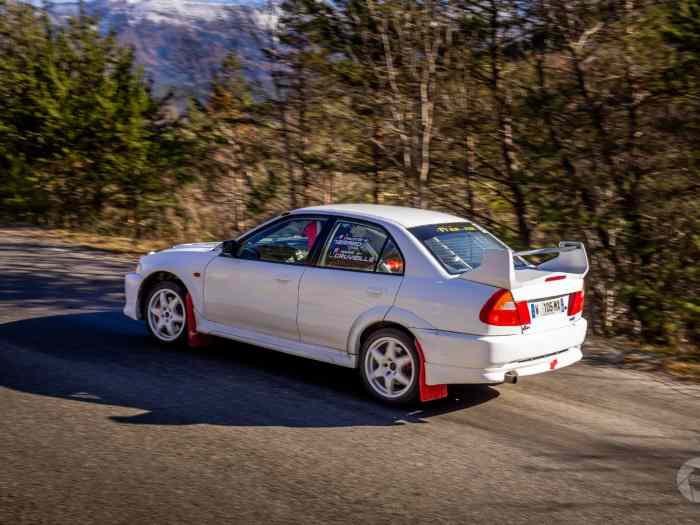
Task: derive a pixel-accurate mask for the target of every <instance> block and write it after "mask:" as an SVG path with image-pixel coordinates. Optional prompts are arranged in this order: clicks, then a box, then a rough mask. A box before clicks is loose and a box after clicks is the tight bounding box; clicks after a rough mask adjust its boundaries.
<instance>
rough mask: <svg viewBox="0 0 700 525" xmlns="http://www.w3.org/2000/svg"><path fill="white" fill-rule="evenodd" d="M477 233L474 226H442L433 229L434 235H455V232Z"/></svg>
mask: <svg viewBox="0 0 700 525" xmlns="http://www.w3.org/2000/svg"><path fill="white" fill-rule="evenodd" d="M475 231H479V230H477V229H476V226H472V225H471V224H443V225H441V226H436V227H435V232H436V233H457V232H475Z"/></svg>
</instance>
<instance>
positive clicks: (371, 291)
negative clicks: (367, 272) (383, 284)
mask: <svg viewBox="0 0 700 525" xmlns="http://www.w3.org/2000/svg"><path fill="white" fill-rule="evenodd" d="M367 293H368V294H370V295H376V296H379V295H382V294H383V293H384V288H374V287H373V286H370V287H369V288H367Z"/></svg>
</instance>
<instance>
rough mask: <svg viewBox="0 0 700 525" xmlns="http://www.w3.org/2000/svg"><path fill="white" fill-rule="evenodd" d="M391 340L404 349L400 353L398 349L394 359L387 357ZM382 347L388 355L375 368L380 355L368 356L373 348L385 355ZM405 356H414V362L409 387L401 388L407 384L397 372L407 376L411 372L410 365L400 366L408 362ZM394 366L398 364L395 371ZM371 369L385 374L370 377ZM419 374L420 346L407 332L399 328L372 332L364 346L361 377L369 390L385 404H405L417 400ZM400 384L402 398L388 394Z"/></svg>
mask: <svg viewBox="0 0 700 525" xmlns="http://www.w3.org/2000/svg"><path fill="white" fill-rule="evenodd" d="M391 340H394V341H395V342H396V343H398V344H400V346H401V348H400V352H396V350H397V347H396V346H394V349H395V350H394V354H395V358H394V359H392V358H391V357H387V352H388V348H387V346H386V345H387V344H388V342H389V341H391ZM383 341H386V342H387V343H384V342H383ZM382 348H384V349H385V353H384V354H383V357H384V358H385V360H384V362H382V364H381V365H380V366H377V367H374V365H376V364H379V363H378V360H377V359H376V357H375V356H376V354H373V355H372V356H368V353H369V352H370V350H371V349H374V350H375V352H376V351H378V352H379V353H380V354H381V353H382ZM405 357H410V360H411V361H410V365H411V376H410V381H409V382H408V384H405V385H404V386H403V387H401V385H402V384H403V383H401V382H399V379H397V377H398V376H397V372H396V370H397V369H398V370H399V372H398V373H401V375H402V376H403V377H406V373H408V371H409V370H408V366H407V364H405V365H400V363H401V362H403V361H405V360H404V358H405ZM392 364H393V365H395V367H394V368H393V369H392ZM381 367H383V368H381ZM397 367H398V368H397ZM380 368H381V370H380ZM370 369H372V370H373V371H374V372H376V373H377V374H381V375H379V376H376V375H375V376H374V378H370V377H369V374H370V372H369V370H370ZM392 371H393V372H394V374H393V375H392V374H391V372H392ZM387 373H388V375H387ZM419 374H420V358H419V356H418V351H417V350H416V344H415V341H414V339H413V338H412V337H411V336H409V335H408V334H406V333H405V332H402V331H401V330H397V329H395V328H382V329H380V330H377V331H376V332H374V333H372V334H371V335H370V336H369V337H368V338H367V340H366V341H365V342H364V344H363V345H362V349H361V350H360V375H361V376H362V382H363V384H364V385H365V388H366V389H367V391H368V392H369V393H370V394H372V395H373V396H374V397H376V398H377V399H379V400H381V401H382V402H384V403H387V404H391V405H402V404H407V403H412V402H414V401H416V400H417V399H418V394H419V389H420V385H419ZM386 378H389V379H386ZM396 384H398V385H399V386H400V387H401V388H400V390H401V392H400V393H399V394H398V395H396V394H394V395H391V396H390V395H388V393H389V392H391V389H392V388H393V386H394V385H396ZM387 387H388V388H387Z"/></svg>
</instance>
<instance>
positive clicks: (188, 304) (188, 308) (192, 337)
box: [185, 294, 211, 348]
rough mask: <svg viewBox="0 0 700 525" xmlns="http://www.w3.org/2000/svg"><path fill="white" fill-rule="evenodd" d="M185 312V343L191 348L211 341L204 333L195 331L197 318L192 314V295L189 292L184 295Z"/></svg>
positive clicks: (205, 344)
mask: <svg viewBox="0 0 700 525" xmlns="http://www.w3.org/2000/svg"><path fill="white" fill-rule="evenodd" d="M185 314H186V315H187V343H188V344H189V345H190V346H191V347H192V348H199V347H201V346H207V345H208V344H209V343H211V340H210V339H209V337H207V335H206V334H200V333H198V332H197V318H196V317H195V316H194V308H193V306H192V297H191V296H190V294H187V296H185Z"/></svg>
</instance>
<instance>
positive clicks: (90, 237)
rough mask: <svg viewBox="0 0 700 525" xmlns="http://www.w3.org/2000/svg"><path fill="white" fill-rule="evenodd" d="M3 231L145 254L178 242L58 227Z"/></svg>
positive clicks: (70, 243) (113, 250) (27, 237)
mask: <svg viewBox="0 0 700 525" xmlns="http://www.w3.org/2000/svg"><path fill="white" fill-rule="evenodd" d="M3 232H4V233H6V234H10V235H12V236H16V237H22V238H25V239H28V240H38V241H40V242H42V243H48V244H62V245H66V244H68V245H73V246H82V247H86V248H96V249H99V250H107V251H110V252H114V253H120V254H129V255H134V254H137V255H143V254H145V253H148V252H149V251H151V250H162V249H163V248H168V247H169V246H172V245H173V244H176V242H174V241H173V240H172V239H163V240H135V239H130V238H128V237H118V236H114V235H103V234H99V233H92V232H81V231H72V230H63V229H57V228H38V227H33V226H32V227H14V228H3Z"/></svg>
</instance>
